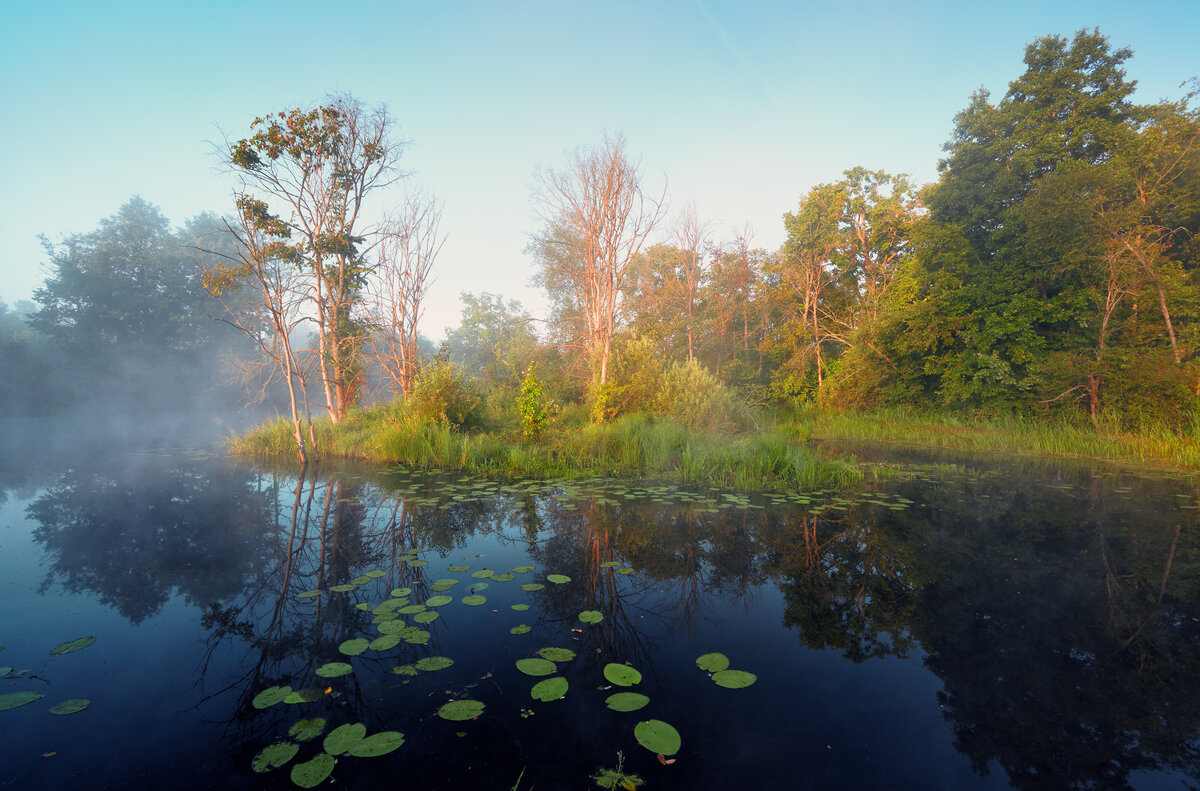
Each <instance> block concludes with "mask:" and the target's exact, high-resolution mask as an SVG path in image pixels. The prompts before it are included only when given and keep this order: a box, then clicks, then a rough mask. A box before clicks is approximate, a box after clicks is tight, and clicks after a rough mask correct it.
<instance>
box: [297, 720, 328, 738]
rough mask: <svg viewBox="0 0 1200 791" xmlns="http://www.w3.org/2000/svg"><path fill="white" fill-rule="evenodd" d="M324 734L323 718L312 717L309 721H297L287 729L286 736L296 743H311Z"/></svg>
mask: <svg viewBox="0 0 1200 791" xmlns="http://www.w3.org/2000/svg"><path fill="white" fill-rule="evenodd" d="M324 732H325V718H324V717H313V718H312V719H311V720H299V721H297V722H296V723H295V724H294V725H292V727H291V728H289V729H288V736H291V737H292V738H293V739H295V740H296V741H298V742H307V741H311V740H313V739H315V738H317V737H318V736H320V735H321V734H322V733H324Z"/></svg>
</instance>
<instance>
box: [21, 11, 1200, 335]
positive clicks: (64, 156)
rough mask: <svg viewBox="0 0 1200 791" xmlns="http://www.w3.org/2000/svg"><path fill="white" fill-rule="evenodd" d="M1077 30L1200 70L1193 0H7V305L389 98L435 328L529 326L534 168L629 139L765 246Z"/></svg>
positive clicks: (936, 138) (932, 148) (702, 202)
mask: <svg viewBox="0 0 1200 791" xmlns="http://www.w3.org/2000/svg"><path fill="white" fill-rule="evenodd" d="M1082 27H1099V28H1100V30H1101V32H1103V33H1104V34H1106V35H1108V36H1109V37H1110V39H1111V41H1112V44H1113V46H1114V47H1121V46H1129V47H1132V49H1133V50H1134V57H1133V58H1132V59H1131V61H1129V63H1128V64H1127V69H1128V73H1129V76H1130V77H1131V78H1133V79H1136V80H1137V81H1138V83H1139V93H1138V98H1139V99H1140V100H1143V101H1150V100H1155V99H1159V98H1178V97H1179V96H1180V95H1181V94H1182V91H1181V89H1180V88H1179V85H1180V83H1181V82H1183V81H1184V80H1185V79H1188V78H1189V77H1192V76H1196V75H1200V46H1198V45H1197V38H1196V33H1197V31H1198V30H1200V0H1174V1H1172V0H1162V1H1161V2H1154V0H1149V1H1148V2H1138V3H1135V2H1132V0H1129V1H1128V2H1119V3H1117V2H1104V1H1102V0H1088V1H1087V2H1046V1H1045V0H1043V2H1025V1H1024V0H1021V1H1019V2H1005V3H986V4H985V3H970V2H961V1H960V0H954V1H953V2H949V1H948V2H937V3H933V2H912V3H897V2H894V1H891V2H857V3H847V4H839V3H829V2H819V3H818V2H775V3H765V2H753V1H752V0H739V1H737V2H724V1H721V2H718V0H705V1H704V2H702V1H701V0H673V1H671V2H652V1H650V0H640V1H634V2H625V1H624V0H604V1H603V2H597V0H592V1H591V2H580V1H577V0H547V1H546V2H519V1H516V0H512V1H510V2H505V3H497V2H449V1H447V2H434V1H433V0H428V2H396V1H395V0H393V1H392V2H369V3H353V2H350V3H345V4H331V3H328V2H323V3H315V2H306V1H305V2H278V3H275V2H272V3H268V2H258V1H256V0H240V1H239V2H209V3H204V4H200V3H188V2H181V3H169V2H161V0H156V1H155V2H142V3H131V2H122V1H121V0H114V1H112V2H105V3H98V2H67V3H64V2H54V0H46V1H45V2H36V3H33V2H29V3H18V2H8V3H3V4H2V7H0V98H2V100H3V108H4V112H3V115H4V120H3V122H2V123H0V152H2V154H0V156H3V171H2V172H3V174H4V181H3V183H4V190H3V197H0V201H3V207H2V208H3V211H0V232H2V235H3V238H4V240H5V243H6V244H5V251H4V254H3V257H0V299H3V300H4V301H6V302H8V303H9V304H12V303H13V302H15V301H17V300H20V299H28V298H29V297H30V296H31V294H32V292H33V289H34V288H36V287H37V286H38V285H39V284H40V283H41V281H42V279H43V277H44V272H43V269H42V266H43V264H44V262H45V256H44V254H43V252H42V250H41V247H40V245H39V243H38V241H37V235H38V234H45V235H47V236H48V237H50V238H51V239H55V238H58V237H60V236H61V235H63V234H66V233H71V232H86V231H90V230H92V229H94V228H95V227H96V225H97V223H98V222H99V220H100V219H101V218H103V217H106V216H109V215H111V214H112V213H114V212H115V211H116V210H117V208H118V207H119V206H120V205H121V204H122V203H124V202H125V201H126V200H128V199H129V198H130V196H132V195H135V194H137V195H141V196H142V197H143V198H145V199H146V200H148V201H150V202H152V203H154V204H156V205H158V206H159V207H160V208H161V209H162V210H163V212H164V213H165V214H166V215H167V216H168V217H169V218H170V219H171V220H172V221H173V222H175V223H182V222H183V221H184V220H185V219H187V218H189V217H191V216H194V215H196V214H199V213H200V212H202V211H206V210H211V211H218V212H224V211H226V210H227V209H228V207H229V205H230V199H229V193H230V184H229V182H228V180H227V179H226V178H225V177H223V176H222V175H221V174H219V173H218V172H217V170H216V169H215V167H214V165H215V163H214V159H213V156H212V144H211V142H210V141H216V140H219V139H221V134H222V130H223V131H224V132H225V133H228V134H229V135H231V136H232V135H239V136H240V135H242V134H244V133H245V131H246V130H247V129H248V124H249V122H250V121H251V120H252V119H253V118H254V117H255V116H256V115H261V114H265V113H266V112H270V111H273V110H278V109H283V108H285V107H289V106H295V105H307V104H311V103H313V102H315V101H317V100H319V99H321V98H322V97H323V96H325V95H326V94H327V93H329V92H331V91H349V92H351V93H353V94H354V95H355V96H357V97H358V98H360V99H363V100H365V101H367V102H369V103H372V104H376V103H385V104H387V106H388V107H389V109H390V110H391V112H392V114H393V116H394V117H395V118H396V119H397V121H398V122H399V125H400V129H401V130H402V134H403V136H404V137H405V138H407V139H408V140H410V141H411V146H410V147H409V149H408V153H407V155H406V159H405V166H406V167H407V168H408V169H409V170H411V171H412V172H413V177H412V183H414V184H415V183H419V184H420V185H421V186H423V187H425V188H427V189H429V190H432V191H433V192H434V193H436V194H437V195H438V196H439V197H440V198H441V199H442V200H443V201H444V203H445V214H444V221H443V229H444V230H445V231H447V232H448V233H449V235H450V238H449V241H448V242H447V244H446V246H445V248H444V249H443V251H442V255H441V257H440V259H439V261H438V265H437V280H436V282H435V284H434V288H433V293H432V294H431V297H430V300H429V304H428V308H427V312H426V321H425V324H424V331H425V332H426V334H428V335H431V336H433V337H438V336H440V335H441V334H442V332H443V330H444V328H445V327H446V326H448V325H454V324H457V322H458V315H459V308H460V303H459V301H458V294H459V292H461V291H464V290H470V291H483V290H487V291H497V292H501V293H503V294H505V295H507V296H510V297H516V298H518V299H521V300H522V301H524V302H525V303H526V304H527V305H529V306H530V307H531V308H532V309H533V310H534V312H535V313H537V312H539V311H540V309H541V304H542V303H541V299H540V297H539V295H538V294H537V292H535V291H532V290H530V289H529V288H528V287H527V281H528V279H529V276H530V273H531V261H530V260H529V258H528V257H527V256H526V255H525V253H524V248H525V245H526V242H527V239H528V234H529V233H530V232H531V231H533V230H535V228H536V225H535V221H534V219H533V211H532V207H531V204H530V191H531V186H532V182H533V174H534V171H535V169H536V168H537V166H538V165H550V166H555V165H557V164H559V163H561V162H563V161H564V154H565V152H566V151H568V150H570V149H573V148H576V147H578V146H580V145H589V144H592V143H595V142H597V141H599V140H600V138H601V135H602V133H603V132H604V131H605V130H608V131H612V132H623V133H624V134H625V135H626V137H627V139H628V142H629V150H630V151H631V152H633V153H635V154H638V155H640V156H641V158H642V166H643V170H644V173H645V177H646V179H647V180H648V182H649V183H650V184H652V185H657V184H661V182H662V179H663V178H664V177H665V178H667V179H668V181H669V190H670V195H671V201H672V205H673V206H675V207H681V206H683V205H684V204H685V203H687V202H688V201H695V203H696V205H697V208H698V210H699V213H700V214H701V215H702V216H706V217H710V218H713V219H714V220H716V221H718V222H719V223H720V225H719V226H718V235H720V236H730V235H732V234H733V232H734V231H735V230H736V229H738V228H740V227H742V226H743V225H744V224H746V223H750V224H751V225H752V226H753V227H754V229H755V231H756V243H757V244H758V245H759V246H763V247H766V248H768V249H774V248H775V247H776V246H778V244H779V243H780V242H781V241H782V240H783V228H782V222H781V219H780V218H781V215H782V214H783V212H785V211H789V210H791V209H793V208H794V207H795V206H796V203H797V201H798V199H799V197H800V196H801V195H802V194H804V193H805V192H806V191H807V190H808V189H809V188H810V187H812V186H813V185H814V184H817V183H820V182H823V181H831V180H835V179H837V178H838V177H839V176H840V173H841V171H843V170H845V169H846V168H849V167H852V166H855V165H863V166H866V167H869V168H872V169H884V170H888V171H890V172H906V173H909V174H910V175H912V176H913V177H914V178H915V179H916V180H917V181H918V182H927V181H931V180H932V179H933V178H934V177H935V175H936V166H937V159H938V156H939V155H940V153H941V148H940V147H941V144H942V143H943V142H944V141H945V140H946V139H947V137H948V136H949V133H950V130H951V127H952V124H953V118H954V114H955V113H957V112H958V111H959V110H961V109H962V108H963V107H965V106H966V103H967V100H968V97H969V96H970V94H971V92H972V91H973V90H975V89H976V88H978V87H980V86H981V85H982V86H984V87H986V88H988V89H989V90H990V91H991V92H992V94H993V96H994V97H995V98H997V99H998V98H999V97H1000V96H1002V95H1003V93H1004V91H1005V89H1006V87H1007V84H1008V81H1009V80H1011V79H1014V78H1015V77H1017V76H1018V75H1019V74H1020V73H1021V71H1022V70H1023V67H1022V63H1021V57H1022V54H1023V51H1024V47H1025V45H1026V44H1028V43H1030V42H1031V41H1033V40H1034V39H1036V38H1037V37H1039V36H1042V35H1047V34H1051V33H1053V34H1058V35H1063V36H1067V37H1070V36H1071V35H1072V34H1073V33H1074V32H1075V31H1076V30H1078V29H1080V28H1082Z"/></svg>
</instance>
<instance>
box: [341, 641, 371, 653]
mask: <svg viewBox="0 0 1200 791" xmlns="http://www.w3.org/2000/svg"><path fill="white" fill-rule="evenodd" d="M370 645H371V641H370V640H367V639H366V638H364V637H355V638H354V639H353V640H347V641H346V642H344V643H342V644H341V645H339V646H338V651H340V652H341V653H343V654H345V655H346V656H358V655H359V654H361V653H362V652H363V651H366V650H367V648H369V647H370Z"/></svg>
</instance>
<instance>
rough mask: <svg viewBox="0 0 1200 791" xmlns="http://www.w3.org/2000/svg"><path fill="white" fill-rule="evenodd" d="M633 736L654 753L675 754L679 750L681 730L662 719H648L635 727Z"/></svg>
mask: <svg viewBox="0 0 1200 791" xmlns="http://www.w3.org/2000/svg"><path fill="white" fill-rule="evenodd" d="M633 738H635V739H637V742H638V744H640V745H642V746H643V747H645V748H646V749H647V750H649V751H650V752H652V753H657V754H659V755H668V756H669V755H674V754H675V753H677V752H679V746H680V738H679V731H677V730H675V729H674V728H673V727H672V726H670V725H668V724H667V723H665V722H663V721H662V720H646V721H645V722H639V723H638V724H637V725H636V726H634V728H633Z"/></svg>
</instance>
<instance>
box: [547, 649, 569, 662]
mask: <svg viewBox="0 0 1200 791" xmlns="http://www.w3.org/2000/svg"><path fill="white" fill-rule="evenodd" d="M538 654H539V655H540V656H541V657H542V658H543V659H549V660H550V661H551V662H570V661H571V660H572V659H574V658H575V652H574V651H572V650H571V649H570V648H541V649H538Z"/></svg>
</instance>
